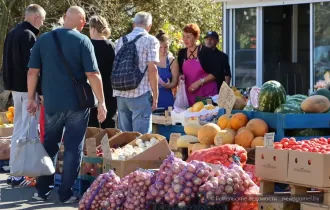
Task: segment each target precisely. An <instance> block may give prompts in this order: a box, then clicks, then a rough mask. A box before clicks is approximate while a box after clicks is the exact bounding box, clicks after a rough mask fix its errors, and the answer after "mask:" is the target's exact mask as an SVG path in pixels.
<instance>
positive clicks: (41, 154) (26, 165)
mask: <svg viewBox="0 0 330 210" xmlns="http://www.w3.org/2000/svg"><path fill="white" fill-rule="evenodd" d="M31 118H32V117H31ZM30 121H31V119H30V120H29V125H28V126H29V129H28V132H27V135H26V137H25V138H22V139H19V140H17V141H16V143H17V148H16V150H15V154H13V156H12V157H13V160H12V161H11V168H10V174H11V175H12V176H29V177H38V176H46V175H52V174H54V173H55V168H54V164H53V161H52V160H51V158H50V157H49V156H48V154H47V152H46V150H45V148H44V146H43V145H42V144H41V142H40V140H39V136H38V135H37V136H35V137H34V138H33V137H32V138H31V137H30V135H29V134H30V130H31V129H37V128H31V126H30Z"/></svg>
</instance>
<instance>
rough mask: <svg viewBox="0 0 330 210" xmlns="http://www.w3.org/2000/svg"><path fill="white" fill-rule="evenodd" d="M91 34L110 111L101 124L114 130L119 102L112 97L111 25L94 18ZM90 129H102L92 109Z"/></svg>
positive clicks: (90, 25)
mask: <svg viewBox="0 0 330 210" xmlns="http://www.w3.org/2000/svg"><path fill="white" fill-rule="evenodd" d="M89 33H90V37H91V40H92V44H93V46H94V50H95V56H96V60H97V64H98V66H99V69H100V73H101V76H102V82H103V90H104V98H105V104H106V107H107V110H108V114H107V118H106V120H105V121H104V122H103V123H102V124H101V127H102V128H103V129H105V128H114V127H115V126H116V125H115V121H114V120H113V117H114V116H115V114H116V111H117V100H116V98H115V97H113V96H112V86H111V81H110V76H111V72H112V64H113V61H114V58H115V50H114V44H113V43H112V42H111V41H110V40H109V39H108V38H109V37H110V34H111V30H110V28H109V24H108V22H107V21H106V19H105V18H103V17H101V16H92V17H91V18H90V21H89ZM88 126H90V127H100V124H99V122H98V120H97V109H96V108H93V109H91V113H90V117H89V124H88Z"/></svg>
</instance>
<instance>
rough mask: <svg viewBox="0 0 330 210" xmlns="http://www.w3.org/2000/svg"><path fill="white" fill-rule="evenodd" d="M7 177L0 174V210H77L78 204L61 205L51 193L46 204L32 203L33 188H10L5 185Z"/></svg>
mask: <svg viewBox="0 0 330 210" xmlns="http://www.w3.org/2000/svg"><path fill="white" fill-rule="evenodd" d="M7 177H8V175H6V174H0V190H1V191H0V192H1V193H0V209H9V210H19V209H25V210H46V209H58V210H60V209H63V210H72V209H78V204H73V205H67V204H66V205H63V204H60V203H59V202H58V195H57V192H56V191H53V192H52V194H51V195H50V198H49V200H47V201H46V202H42V201H34V200H32V198H31V196H32V194H33V193H34V192H35V189H34V188H33V187H29V188H11V187H10V186H8V185H7V183H6V180H7Z"/></svg>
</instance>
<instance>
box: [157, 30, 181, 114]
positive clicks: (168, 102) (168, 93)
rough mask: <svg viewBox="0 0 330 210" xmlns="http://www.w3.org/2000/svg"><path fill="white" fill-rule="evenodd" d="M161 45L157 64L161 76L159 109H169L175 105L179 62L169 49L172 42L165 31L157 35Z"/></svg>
mask: <svg viewBox="0 0 330 210" xmlns="http://www.w3.org/2000/svg"><path fill="white" fill-rule="evenodd" d="M156 38H157V39H158V41H159V43H160V48H159V60H160V61H159V63H158V64H157V68H158V76H159V89H158V91H159V97H158V107H159V108H165V109H167V108H168V107H170V106H173V104H174V96H173V93H172V88H174V87H176V86H177V85H178V79H179V65H178V62H177V60H176V59H175V58H174V57H173V55H171V53H170V52H169V50H168V48H169V45H170V41H169V38H168V36H167V35H166V34H165V32H164V31H162V30H160V31H159V32H158V34H157V35H156Z"/></svg>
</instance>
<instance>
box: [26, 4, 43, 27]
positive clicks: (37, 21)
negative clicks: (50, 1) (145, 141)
mask: <svg viewBox="0 0 330 210" xmlns="http://www.w3.org/2000/svg"><path fill="white" fill-rule="evenodd" d="M45 18H46V11H45V10H44V9H43V8H42V7H41V6H40V5H38V4H30V5H29V6H28V7H27V8H26V10H25V21H27V22H29V23H31V24H32V25H33V26H34V27H36V28H37V29H39V28H40V27H41V26H42V25H43V23H44V21H45Z"/></svg>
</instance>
